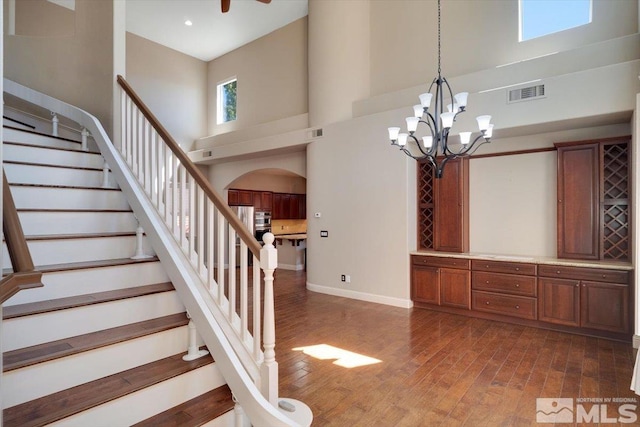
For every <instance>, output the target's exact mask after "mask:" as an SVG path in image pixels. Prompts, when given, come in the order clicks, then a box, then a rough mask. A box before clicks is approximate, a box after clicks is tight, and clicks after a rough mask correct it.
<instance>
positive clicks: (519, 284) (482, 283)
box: [471, 271, 538, 297]
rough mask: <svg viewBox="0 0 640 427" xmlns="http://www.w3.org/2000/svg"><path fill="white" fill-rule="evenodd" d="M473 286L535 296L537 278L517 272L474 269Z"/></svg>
mask: <svg viewBox="0 0 640 427" xmlns="http://www.w3.org/2000/svg"><path fill="white" fill-rule="evenodd" d="M471 286H472V289H474V290H481V291H489V292H500V293H506V294H514V295H524V296H528V297H535V296H536V295H537V288H538V287H537V286H536V278H535V277H531V276H518V275H516V274H503V273H488V272H485V271H474V272H473V276H472V280H471Z"/></svg>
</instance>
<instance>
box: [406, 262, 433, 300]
mask: <svg viewBox="0 0 640 427" xmlns="http://www.w3.org/2000/svg"><path fill="white" fill-rule="evenodd" d="M411 299H412V300H413V301H416V302H424V303H429V304H440V269H438V268H435V267H423V266H418V265H414V266H413V267H412V269H411Z"/></svg>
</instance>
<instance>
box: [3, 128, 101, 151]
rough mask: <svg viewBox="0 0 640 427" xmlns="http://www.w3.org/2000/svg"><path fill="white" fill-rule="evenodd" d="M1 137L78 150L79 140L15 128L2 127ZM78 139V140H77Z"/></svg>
mask: <svg viewBox="0 0 640 427" xmlns="http://www.w3.org/2000/svg"><path fill="white" fill-rule="evenodd" d="M2 137H3V139H4V140H5V141H9V142H22V143H25V144H31V145H39V146H42V147H58V148H70V149H72V150H80V147H81V144H80V142H71V141H65V140H61V139H58V138H54V137H48V136H43V135H38V134H34V133H30V132H23V131H20V130H16V129H6V128H5V129H3V131H2ZM78 141H79V140H78ZM94 144H95V143H93V144H92V145H94Z"/></svg>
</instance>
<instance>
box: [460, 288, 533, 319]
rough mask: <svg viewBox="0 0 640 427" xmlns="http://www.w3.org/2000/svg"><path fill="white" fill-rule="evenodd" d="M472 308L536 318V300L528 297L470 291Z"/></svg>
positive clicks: (524, 317)
mask: <svg viewBox="0 0 640 427" xmlns="http://www.w3.org/2000/svg"><path fill="white" fill-rule="evenodd" d="M472 300H473V309H474V310H478V311H486V312H489V313H496V314H504V315H507V316H514V317H521V318H523V319H531V320H536V317H537V311H538V310H537V308H538V307H537V300H536V299H535V298H529V297H518V296H511V295H499V294H493V293H490V292H483V291H473V292H472Z"/></svg>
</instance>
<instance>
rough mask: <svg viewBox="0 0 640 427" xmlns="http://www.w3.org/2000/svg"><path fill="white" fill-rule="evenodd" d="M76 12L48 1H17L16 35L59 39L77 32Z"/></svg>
mask: <svg viewBox="0 0 640 427" xmlns="http://www.w3.org/2000/svg"><path fill="white" fill-rule="evenodd" d="M75 16H76V14H75V11H73V10H70V9H67V8H66V7H62V6H59V5H57V4H54V3H51V2H49V1H47V0H16V9H15V33H16V34H18V35H21V36H42V37H59V36H71V35H73V34H74V33H75V32H76V28H75V26H76V23H75Z"/></svg>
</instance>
